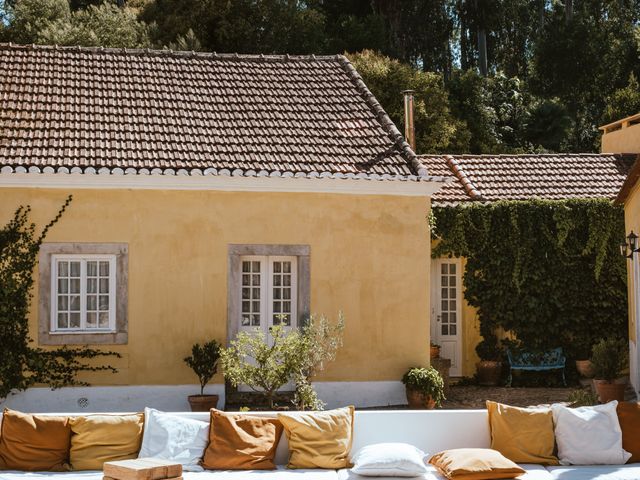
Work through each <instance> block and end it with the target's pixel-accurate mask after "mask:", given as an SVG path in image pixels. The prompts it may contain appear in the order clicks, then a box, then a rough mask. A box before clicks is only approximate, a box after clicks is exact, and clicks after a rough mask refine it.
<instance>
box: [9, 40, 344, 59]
mask: <svg viewBox="0 0 640 480" xmlns="http://www.w3.org/2000/svg"><path fill="white" fill-rule="evenodd" d="M0 50H41V51H60V50H62V51H66V52H79V53H94V54H119V55H125V56H149V57H178V58H192V57H195V58H201V59H211V60H229V61H232V60H238V61H253V62H264V61H307V62H313V61H322V62H326V61H333V62H335V61H339V58H338V57H341V56H342V55H313V54H312V55H290V54H279V55H276V54H267V55H265V54H262V53H260V54H254V53H218V52H196V51H194V50H171V49H168V48H167V49H162V50H160V49H153V48H108V47H84V46H79V45H37V44H34V43H32V44H18V43H12V42H8V43H7V42H0Z"/></svg>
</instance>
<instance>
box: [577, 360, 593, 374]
mask: <svg viewBox="0 0 640 480" xmlns="http://www.w3.org/2000/svg"><path fill="white" fill-rule="evenodd" d="M576 370H578V373H579V374H580V376H581V377H582V378H593V364H592V363H591V360H576Z"/></svg>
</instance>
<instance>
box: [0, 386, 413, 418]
mask: <svg viewBox="0 0 640 480" xmlns="http://www.w3.org/2000/svg"><path fill="white" fill-rule="evenodd" d="M313 385H314V386H315V387H316V389H317V391H318V394H319V396H320V398H321V399H322V400H324V401H325V402H327V408H336V407H341V406H344V405H355V406H356V407H360V408H363V407H384V406H389V405H406V403H407V400H406V397H405V392H404V386H403V385H402V383H401V382H400V381H377V382H314V384H313ZM199 392H200V386H199V385H195V384H194V385H137V386H134V385H127V386H109V387H97V386H96V387H65V388H60V389H58V390H55V391H54V393H53V394H52V392H51V390H50V389H48V388H45V387H37V388H30V389H29V390H26V391H24V392H19V393H17V394H15V395H11V396H9V397H8V398H7V399H6V400H5V401H4V402H1V403H0V408H2V407H8V408H13V409H17V410H21V411H23V412H42V413H47V412H60V413H72V412H83V411H85V412H123V411H127V412H133V411H135V412H139V411H142V410H143V409H144V407H153V408H157V409H159V410H165V411H170V412H178V411H188V410H189V404H188V402H187V396H188V395H195V394H197V393H199ZM205 393H209V394H215V395H220V400H219V401H218V407H219V408H222V407H223V406H224V400H225V392H224V385H222V384H213V385H208V386H207V387H206V388H205ZM82 399H86V400H87V402H86V403H85V402H84V401H83V400H82ZM81 405H84V408H83V407H81Z"/></svg>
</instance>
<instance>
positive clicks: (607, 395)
mask: <svg viewBox="0 0 640 480" xmlns="http://www.w3.org/2000/svg"><path fill="white" fill-rule="evenodd" d="M627 348H628V347H627V345H626V343H625V342H624V340H621V339H618V338H607V339H604V338H603V339H602V340H600V341H599V342H598V343H596V344H595V345H594V346H593V349H592V351H591V363H592V364H593V373H594V381H593V383H594V385H595V387H596V392H597V393H598V397H600V401H601V402H602V403H607V402H610V401H611V400H618V401H623V400H624V390H625V388H626V384H625V383H619V382H616V379H617V378H618V377H619V376H620V372H621V371H622V370H623V369H624V368H626V363H627V359H628V356H627V355H628V352H627Z"/></svg>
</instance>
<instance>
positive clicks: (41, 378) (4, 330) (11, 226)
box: [0, 196, 119, 399]
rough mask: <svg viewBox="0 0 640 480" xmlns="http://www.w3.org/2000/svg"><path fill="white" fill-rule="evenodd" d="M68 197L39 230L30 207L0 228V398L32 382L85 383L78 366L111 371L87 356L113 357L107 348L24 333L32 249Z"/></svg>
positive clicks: (35, 251) (36, 248)
mask: <svg viewBox="0 0 640 480" xmlns="http://www.w3.org/2000/svg"><path fill="white" fill-rule="evenodd" d="M70 202H71V197H70V196H69V197H68V198H67V200H66V202H65V203H64V205H63V206H62V208H61V209H60V211H59V212H58V214H57V215H56V216H55V218H54V219H53V220H51V222H49V223H48V224H47V225H46V226H45V227H44V229H43V230H42V232H41V233H40V234H39V235H38V234H37V233H36V226H35V224H33V223H29V213H30V212H31V209H30V207H20V208H18V209H17V210H16V212H15V214H14V216H13V218H12V219H11V220H10V221H9V223H7V224H6V225H5V226H4V227H3V228H1V229H0V345H2V348H1V349H0V399H3V398H6V397H7V396H8V395H9V394H11V393H13V392H16V391H20V390H26V389H27V388H29V387H31V386H33V385H34V384H46V385H48V386H50V387H51V388H59V387H63V386H67V385H86V383H84V382H81V381H79V380H78V379H77V374H78V373H80V372H82V371H98V370H107V371H111V372H115V371H116V370H115V369H114V368H112V367H110V366H93V365H92V364H91V363H90V362H89V361H90V360H92V359H95V358H96V357H100V356H108V355H114V356H118V357H119V355H118V354H115V353H113V352H104V351H99V350H94V349H90V348H66V347H63V348H58V349H52V350H50V349H47V350H44V349H42V348H34V347H32V346H31V345H30V344H31V343H32V342H33V340H32V339H31V338H30V337H29V308H30V304H31V298H32V293H31V290H32V288H33V281H34V280H33V270H34V268H35V266H36V263H37V259H38V252H39V250H40V245H41V244H42V242H43V240H44V238H45V237H46V235H47V233H48V232H49V230H50V229H51V228H52V227H53V226H54V225H55V224H56V223H57V222H58V221H59V220H60V218H61V217H62V214H63V213H64V211H65V210H66V209H67V207H68V206H69V203H70Z"/></svg>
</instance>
